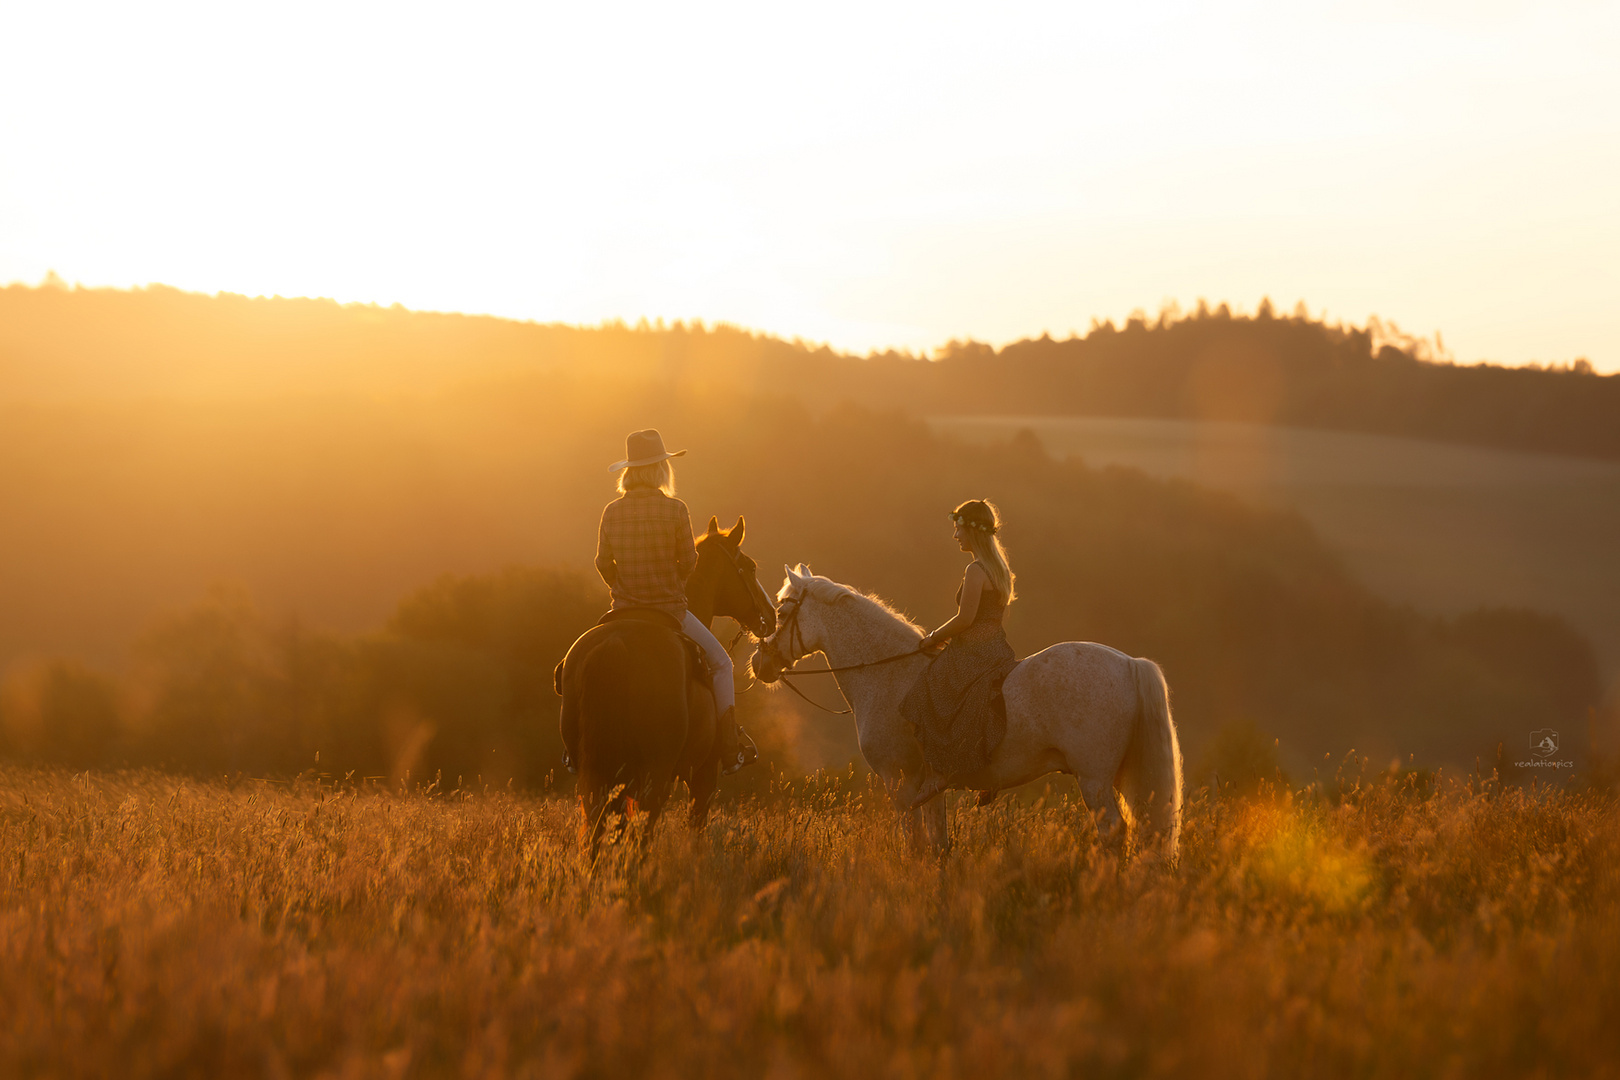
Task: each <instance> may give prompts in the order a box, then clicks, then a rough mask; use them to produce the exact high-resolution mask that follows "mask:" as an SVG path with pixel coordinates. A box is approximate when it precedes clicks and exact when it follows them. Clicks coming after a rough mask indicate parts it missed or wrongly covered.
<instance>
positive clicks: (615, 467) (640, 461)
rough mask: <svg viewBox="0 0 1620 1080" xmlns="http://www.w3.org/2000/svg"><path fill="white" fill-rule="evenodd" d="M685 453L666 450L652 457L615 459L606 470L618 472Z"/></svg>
mask: <svg viewBox="0 0 1620 1080" xmlns="http://www.w3.org/2000/svg"><path fill="white" fill-rule="evenodd" d="M685 453H686V451H685V450H675V451H666V452H664V453H662V454H654V455H653V456H652V457H644V458H636V459H635V460H634V461H629V460H626V461H615V462H614V463H613V464H612V465H609V466H608V472H618V471H619V470H620V469H639V468H641V466H643V465H656V464H658V463H659V462H660V461H668V460H669V459H670V458H672V457H682V456H684V455H685Z"/></svg>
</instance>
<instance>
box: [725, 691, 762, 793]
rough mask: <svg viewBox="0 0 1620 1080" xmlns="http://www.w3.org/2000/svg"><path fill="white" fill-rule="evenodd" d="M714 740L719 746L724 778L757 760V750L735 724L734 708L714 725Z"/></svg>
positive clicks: (738, 725) (751, 740)
mask: <svg viewBox="0 0 1620 1080" xmlns="http://www.w3.org/2000/svg"><path fill="white" fill-rule="evenodd" d="M715 740H716V741H717V742H718V743H719V744H720V746H719V750H720V771H721V772H722V773H724V774H725V775H726V776H730V775H731V774H732V773H734V772H736V771H737V770H738V769H741V768H744V767H746V766H748V765H752V764H753V763H754V762H756V761H758V760H759V748H758V747H756V746H755V745H754V740H753V739H750V738H749V737H748V734H747V732H745V731H743V729H742V726H741V725H740V724H738V723H737V709H736V707H735V706H733V707H731V708H729V709H727V710H726V711H725V715H723V716H721V717H720V719H719V721H718V722H717V723H716V725H715Z"/></svg>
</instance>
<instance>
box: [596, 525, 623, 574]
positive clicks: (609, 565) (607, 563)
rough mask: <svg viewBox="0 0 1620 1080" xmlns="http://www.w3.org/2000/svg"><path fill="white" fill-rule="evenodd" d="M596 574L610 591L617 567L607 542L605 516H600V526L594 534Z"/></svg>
mask: <svg viewBox="0 0 1620 1080" xmlns="http://www.w3.org/2000/svg"><path fill="white" fill-rule="evenodd" d="M596 572H597V573H598V574H601V575H602V580H603V581H605V582H607V583H608V588H610V589H611V588H613V583H614V582H615V581H616V580H618V577H619V566H618V564H617V563H615V562H614V561H613V544H612V543H611V542H609V540H608V534H607V515H606V514H603V515H602V526H601V528H600V529H598V530H597V533H596Z"/></svg>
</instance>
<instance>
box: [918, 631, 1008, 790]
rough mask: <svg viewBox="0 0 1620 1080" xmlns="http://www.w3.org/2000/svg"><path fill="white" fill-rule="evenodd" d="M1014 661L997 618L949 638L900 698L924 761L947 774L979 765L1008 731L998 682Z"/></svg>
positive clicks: (962, 773) (951, 777)
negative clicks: (942, 649) (918, 742)
mask: <svg viewBox="0 0 1620 1080" xmlns="http://www.w3.org/2000/svg"><path fill="white" fill-rule="evenodd" d="M1017 666H1018V661H1017V660H1016V659H1015V658H1014V656H1013V651H1012V646H1011V645H1009V644H1007V634H1006V632H1005V631H1004V630H1002V628H1001V625H1000V624H999V623H993V624H989V625H984V626H972V627H969V628H968V629H967V630H964V631H963V632H962V633H960V634H958V635H956V636H955V637H953V638H951V639H950V640H949V642H947V643H946V645H945V651H944V652H942V653H940V654H939V655H938V656H936V657H935V658H934V660H933V662H932V663H930V664H929V665H928V669H927V670H926V671H924V672H923V673H922V677H921V678H919V679H918V680H917V682H916V684H915V685H914V686H912V688H911V689H910V690H909V691H908V692H907V693H906V696H905V700H903V701H901V702H900V716H901V718H902V719H903V720H905V721H906V722H907V723H909V724H910V725H911V726H912V730H914V731H915V732H916V733H917V738H918V740H919V741H921V742H922V745H923V755H924V756H925V757H926V758H927V759H928V766H929V768H931V769H932V770H934V771H935V772H937V773H939V774H940V775H941V776H943V777H945V778H946V779H947V780H954V779H956V778H958V777H962V776H966V775H968V774H970V773H972V772H975V771H977V770H978V769H981V768H983V767H984V766H985V765H986V764H987V763H988V762H989V760H990V755H991V754H992V753H993V752H994V751H995V749H996V747H997V746H999V745H1001V739H1002V736H1004V735H1006V734H1007V710H1006V707H1005V706H1004V705H1003V704H1002V701H1001V683H1002V680H1004V679H1005V678H1006V677H1007V675H1008V674H1009V673H1010V672H1011V671H1012V669H1013V668H1015V667H1017Z"/></svg>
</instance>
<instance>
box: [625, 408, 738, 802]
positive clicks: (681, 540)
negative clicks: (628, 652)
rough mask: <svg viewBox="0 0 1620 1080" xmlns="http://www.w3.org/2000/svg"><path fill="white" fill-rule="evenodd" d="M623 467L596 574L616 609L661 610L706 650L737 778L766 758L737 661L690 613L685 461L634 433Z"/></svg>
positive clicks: (653, 434) (729, 764) (652, 434)
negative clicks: (740, 686)
mask: <svg viewBox="0 0 1620 1080" xmlns="http://www.w3.org/2000/svg"><path fill="white" fill-rule="evenodd" d="M624 446H625V455H624V460H623V461H616V462H614V463H613V464H612V465H610V466H609V467H608V468H609V471H610V472H616V473H618V474H619V497H618V498H617V499H614V500H613V501H612V502H610V503H608V504H607V508H606V509H604V510H603V511H602V527H601V529H600V530H599V532H598V533H597V540H596V569H597V570H598V571H599V572H600V573H601V575H602V580H603V581H606V582H607V584H608V590H609V592H610V593H611V594H612V597H613V605H612V606H613V608H614V609H615V610H617V609H619V608H631V607H635V608H658V609H659V610H662V611H667V612H669V614H671V615H673V616H675V618H677V619H679V620H680V622H681V629H682V630H683V631H684V632H685V634H686V636H687V637H689V638H691V639H692V640H693V641H696V642H697V643H698V644H699V645H701V646H703V653H704V655H705V656H707V657H708V659H709V668H710V670H711V671H713V672H714V705H715V711H716V713H717V714H718V715H719V717H720V722H719V725H718V733H717V737H718V739H719V741H720V760H721V767H722V769H724V771H725V772H727V773H733V772H736V771H737V770H738V769H740V768H742V767H743V766H744V765H748V764H751V763H752V762H753V761H754V760H756V759H757V758H758V757H759V751H758V750H756V749H755V748H754V743H753V740H751V739H749V738H748V736H747V735H745V734H743V731H742V729H741V728H740V727H738V726H737V709H736V697H737V691H736V688H735V687H734V686H733V685H732V682H731V655H730V654H729V653H727V652H726V649H725V646H723V645H721V644H720V642H719V640H718V639H716V638H715V636H714V635H713V634H711V633H710V632H709V628H708V627H706V626H704V625H703V624H702V623H701V622H699V621H698V619H697V617H696V616H695V615H693V614H692V613H691V612H690V611H688V610H686V579H687V578H688V577H691V575H692V569H693V568H694V567H695V566H697V547H696V546H695V544H694V543H693V541H692V519H691V518H690V517H689V516H688V513H687V509H686V504H685V503H684V502H682V501H681V500H679V499H677V498H675V470H674V468H673V466H671V465H670V463H669V462H670V459H671V458H678V457H680V456H681V455H683V454H685V453H686V451H685V450H676V451H674V452H673V453H672V452H670V451H668V450H665V449H664V438H663V436H662V435H660V434H658V431H657V429H655V428H648V429H647V430H645V431H632V432H631V433H630V434H629V435H627V436H626V437H625V440H624Z"/></svg>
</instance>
